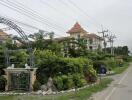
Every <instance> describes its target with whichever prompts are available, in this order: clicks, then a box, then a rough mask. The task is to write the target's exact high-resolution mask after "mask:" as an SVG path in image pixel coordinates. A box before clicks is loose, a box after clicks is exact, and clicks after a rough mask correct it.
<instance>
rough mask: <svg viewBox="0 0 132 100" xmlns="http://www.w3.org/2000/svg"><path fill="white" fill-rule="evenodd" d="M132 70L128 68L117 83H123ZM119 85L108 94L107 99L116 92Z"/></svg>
mask: <svg viewBox="0 0 132 100" xmlns="http://www.w3.org/2000/svg"><path fill="white" fill-rule="evenodd" d="M129 71H130V70H128V71H127V72H126V73H125V75H124V76H123V77H122V78H121V80H120V81H119V82H118V83H117V84H121V83H122V82H123V80H124V79H125V78H126V76H127V74H128V73H129ZM116 88H117V87H114V88H113V89H112V90H111V92H110V93H109V94H108V96H107V97H106V98H105V100H109V98H110V97H111V95H112V94H113V93H114V92H115V90H116Z"/></svg>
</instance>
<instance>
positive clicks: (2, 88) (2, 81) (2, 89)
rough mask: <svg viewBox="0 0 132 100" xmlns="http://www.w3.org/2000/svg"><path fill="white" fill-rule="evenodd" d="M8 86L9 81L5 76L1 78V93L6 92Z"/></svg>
mask: <svg viewBox="0 0 132 100" xmlns="http://www.w3.org/2000/svg"><path fill="white" fill-rule="evenodd" d="M6 84H7V80H6V79H5V78H4V77H3V76H0V91H5V86H6Z"/></svg>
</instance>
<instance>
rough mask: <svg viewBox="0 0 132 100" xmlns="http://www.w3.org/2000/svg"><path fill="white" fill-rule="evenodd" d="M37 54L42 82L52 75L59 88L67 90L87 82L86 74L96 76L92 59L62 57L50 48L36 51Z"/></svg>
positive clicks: (37, 73) (38, 71) (38, 72)
mask: <svg viewBox="0 0 132 100" xmlns="http://www.w3.org/2000/svg"><path fill="white" fill-rule="evenodd" d="M35 55H36V57H37V59H38V60H37V62H36V64H37V66H39V67H38V69H37V72H36V76H37V80H38V81H39V82H40V83H41V84H45V83H46V82H47V80H48V78H49V77H52V78H53V80H54V84H55V85H56V87H57V89H58V90H62V89H63V90H66V89H70V88H72V87H74V86H76V87H81V86H83V85H84V84H85V83H86V79H85V77H84V75H85V74H91V75H92V77H96V72H95V70H94V69H93V68H92V63H91V61H90V60H88V59H86V58H62V57H58V56H56V55H55V53H53V52H51V51H49V50H46V51H36V53H35Z"/></svg>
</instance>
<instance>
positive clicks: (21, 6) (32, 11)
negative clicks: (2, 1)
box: [7, 0, 64, 29]
mask: <svg viewBox="0 0 132 100" xmlns="http://www.w3.org/2000/svg"><path fill="white" fill-rule="evenodd" d="M7 1H8V2H10V3H13V4H15V5H16V6H18V7H20V8H22V9H24V10H27V9H28V11H29V12H30V13H32V14H34V15H37V16H39V17H41V19H44V20H46V21H48V22H49V20H48V19H50V20H51V21H52V22H53V23H52V22H49V23H50V24H54V25H55V26H57V27H59V28H62V29H64V28H63V27H62V25H61V26H60V25H58V24H55V23H57V22H56V21H54V20H53V19H51V18H48V19H46V17H43V16H41V15H40V13H38V12H37V11H36V10H33V9H31V8H29V7H27V6H25V5H23V4H22V3H20V2H18V1H15V2H11V1H9V0H7ZM23 6H24V7H23ZM26 8H27V9H26Z"/></svg>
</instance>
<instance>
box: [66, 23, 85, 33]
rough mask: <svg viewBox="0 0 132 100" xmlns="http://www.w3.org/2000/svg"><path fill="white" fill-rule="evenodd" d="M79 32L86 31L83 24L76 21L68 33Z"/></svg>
mask: <svg viewBox="0 0 132 100" xmlns="http://www.w3.org/2000/svg"><path fill="white" fill-rule="evenodd" d="M78 32H86V31H85V30H84V29H83V28H82V27H81V25H80V24H79V23H78V22H76V23H75V25H74V26H73V27H72V28H71V29H70V30H69V31H68V32H67V33H78Z"/></svg>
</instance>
